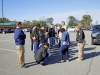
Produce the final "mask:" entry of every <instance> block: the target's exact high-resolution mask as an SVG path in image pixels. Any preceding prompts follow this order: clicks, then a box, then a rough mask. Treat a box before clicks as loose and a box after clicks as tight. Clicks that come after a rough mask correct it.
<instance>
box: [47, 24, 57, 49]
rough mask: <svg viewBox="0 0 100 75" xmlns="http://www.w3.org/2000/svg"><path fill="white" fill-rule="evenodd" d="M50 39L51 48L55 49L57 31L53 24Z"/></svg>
mask: <svg viewBox="0 0 100 75" xmlns="http://www.w3.org/2000/svg"><path fill="white" fill-rule="evenodd" d="M48 34H49V39H50V48H51V49H52V48H53V45H54V40H55V30H54V28H53V24H51V28H50V29H49V33H48Z"/></svg>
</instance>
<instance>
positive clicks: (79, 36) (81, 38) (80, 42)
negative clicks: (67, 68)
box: [76, 26, 85, 60]
mask: <svg viewBox="0 0 100 75" xmlns="http://www.w3.org/2000/svg"><path fill="white" fill-rule="evenodd" d="M77 29H78V31H77V35H76V41H77V42H78V58H77V59H76V60H83V58H84V46H85V34H84V31H83V30H82V26H78V27H77Z"/></svg>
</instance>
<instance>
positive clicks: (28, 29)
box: [22, 28, 30, 32]
mask: <svg viewBox="0 0 100 75" xmlns="http://www.w3.org/2000/svg"><path fill="white" fill-rule="evenodd" d="M22 30H23V31H24V32H30V28H24V29H22Z"/></svg>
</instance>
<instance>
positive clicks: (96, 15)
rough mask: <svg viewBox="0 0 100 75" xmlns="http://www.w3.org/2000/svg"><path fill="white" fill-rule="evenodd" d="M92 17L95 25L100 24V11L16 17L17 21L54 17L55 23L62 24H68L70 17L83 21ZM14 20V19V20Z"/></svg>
mask: <svg viewBox="0 0 100 75" xmlns="http://www.w3.org/2000/svg"><path fill="white" fill-rule="evenodd" d="M87 12H88V14H89V15H91V17H92V18H93V23H94V24H95V22H96V21H99V23H100V9H96V10H80V11H73V12H65V13H57V14H27V15H24V14H23V15H21V16H20V17H19V16H16V17H15V18H16V20H19V21H23V20H39V19H43V16H45V17H44V19H45V18H48V17H53V18H54V23H60V22H61V21H65V22H66V23H67V22H68V17H69V16H74V17H76V19H78V20H81V19H82V16H83V15H85V14H87ZM12 19H13V18H12Z"/></svg>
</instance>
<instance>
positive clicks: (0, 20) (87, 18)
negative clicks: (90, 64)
mask: <svg viewBox="0 0 100 75" xmlns="http://www.w3.org/2000/svg"><path fill="white" fill-rule="evenodd" d="M68 20H69V21H68V25H67V26H68V27H71V26H77V25H82V26H90V25H91V22H92V18H91V16H90V15H83V16H82V20H78V19H76V18H75V17H74V16H69V17H68ZM53 21H54V19H53V18H52V17H50V18H46V19H45V20H32V21H29V20H28V21H27V20H24V21H23V22H22V23H23V25H36V24H40V26H46V25H50V24H52V23H53ZM3 22H4V23H5V22H10V20H9V19H8V18H0V23H3ZM56 25H58V26H60V24H58V23H57V24H56Z"/></svg>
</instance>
